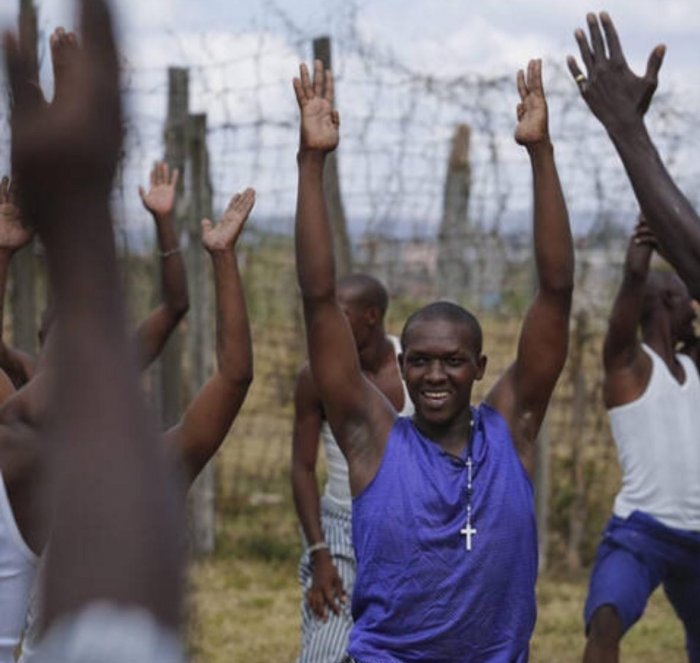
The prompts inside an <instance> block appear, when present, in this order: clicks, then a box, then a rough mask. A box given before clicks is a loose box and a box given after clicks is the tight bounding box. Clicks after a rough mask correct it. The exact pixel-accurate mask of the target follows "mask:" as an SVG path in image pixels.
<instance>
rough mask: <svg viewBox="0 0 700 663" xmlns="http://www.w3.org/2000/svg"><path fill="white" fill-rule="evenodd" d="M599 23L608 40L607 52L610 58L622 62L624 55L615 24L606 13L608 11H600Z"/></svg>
mask: <svg viewBox="0 0 700 663" xmlns="http://www.w3.org/2000/svg"><path fill="white" fill-rule="evenodd" d="M600 24H601V25H602V26H603V31H604V32H605V39H606V40H607V42H608V53H609V54H610V59H611V60H612V61H613V62H624V61H625V56H624V54H623V52H622V45H621V44H620V38H619V37H618V35H617V30H616V29H615V24H614V23H613V22H612V19H611V18H610V14H608V12H601V13H600Z"/></svg>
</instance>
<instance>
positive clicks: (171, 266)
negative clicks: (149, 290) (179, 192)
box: [154, 214, 189, 320]
mask: <svg viewBox="0 0 700 663" xmlns="http://www.w3.org/2000/svg"><path fill="white" fill-rule="evenodd" d="M154 220H155V223H156V232H157V235H158V249H159V251H160V278H161V292H162V296H163V302H164V304H165V305H166V306H167V307H168V309H169V310H170V311H172V314H173V317H174V318H175V319H176V320H179V319H180V318H181V317H182V316H183V315H184V314H185V313H186V312H187V310H188V308H189V298H188V294H187V278H186V275H185V262H184V260H183V259H182V253H181V251H180V244H179V241H178V237H177V233H176V231H175V220H174V219H173V217H172V214H169V215H168V216H166V217H162V218H161V217H157V216H154Z"/></svg>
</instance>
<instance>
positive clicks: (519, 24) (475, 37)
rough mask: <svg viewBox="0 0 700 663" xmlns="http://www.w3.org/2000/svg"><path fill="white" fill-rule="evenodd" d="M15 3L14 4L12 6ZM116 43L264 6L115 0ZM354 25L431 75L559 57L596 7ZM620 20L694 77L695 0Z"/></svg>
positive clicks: (521, 3) (531, 8)
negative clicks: (119, 34)
mask: <svg viewBox="0 0 700 663" xmlns="http://www.w3.org/2000/svg"><path fill="white" fill-rule="evenodd" d="M16 4H18V3H16V2H13V1H12V0H3V2H2V3H0V24H4V25H9V24H11V22H12V21H13V19H14V14H15V7H14V6H16ZM37 4H38V6H39V8H40V14H41V23H42V26H45V27H49V26H54V25H56V24H59V23H66V24H68V25H72V23H73V21H72V2H71V1H68V0H37ZM275 4H276V6H277V7H279V8H280V9H281V10H282V11H283V12H284V13H285V14H287V15H288V16H289V18H290V19H291V20H292V22H293V23H294V24H295V25H296V26H299V27H300V28H302V29H303V30H305V31H306V32H307V33H309V34H314V33H322V32H328V31H330V32H333V30H334V28H335V27H337V25H338V17H339V16H342V15H343V14H344V13H345V12H346V11H347V4H348V3H347V2H343V1H339V0H325V1H321V0H291V1H290V0H277V2H276V3H275ZM13 5H14V6H13ZM113 5H114V7H115V8H116V10H117V13H118V16H119V24H120V26H121V28H122V36H123V37H124V38H125V42H124V43H125V48H127V49H131V48H134V47H135V43H138V42H139V41H140V40H144V39H149V38H153V36H154V35H156V36H158V35H162V34H165V33H170V34H174V35H178V37H179V38H180V39H181V40H183V41H185V40H186V39H187V36H188V34H192V33H196V34H200V33H202V32H208V33H222V32H224V33H225V32H232V33H237V32H240V31H241V30H242V29H254V28H255V26H256V25H257V26H261V27H264V28H266V29H269V26H270V21H269V19H268V18H267V17H266V15H269V14H270V11H271V10H270V5H269V3H268V2H265V1H264V0H262V1H251V0H247V1H242V0H239V1H237V2H236V1H232V0H198V1H196V2H195V1H192V0H117V1H115V2H114V3H113ZM356 6H357V8H358V14H359V21H358V23H359V27H360V28H361V30H362V32H363V34H364V35H366V36H371V37H372V38H373V39H375V40H377V41H379V42H381V43H385V44H388V45H389V46H391V48H392V49H393V50H394V51H395V52H396V53H397V54H398V55H399V56H400V58H401V59H402V60H404V61H405V62H406V63H409V64H410V65H412V66H413V67H420V68H422V69H425V70H431V71H434V72H435V73H436V74H439V73H448V74H456V73H458V72H460V71H463V70H464V69H469V70H475V69H477V70H478V69H482V70H488V69H490V68H493V67H501V66H504V65H505V66H513V65H515V64H518V63H520V62H522V60H523V59H525V58H527V57H532V56H533V55H543V56H550V57H564V56H565V55H566V53H567V52H571V51H572V50H573V47H574V42H573V38H572V36H571V34H572V32H573V30H574V28H575V27H576V26H578V25H583V21H584V16H585V13H586V11H590V10H594V11H595V10H599V9H602V7H596V6H592V5H591V3H589V2H586V1H582V0H566V1H563V0H509V1H508V2H504V1H500V0H498V1H496V0H489V1H485V0H358V2H357V3H356ZM604 8H605V9H607V10H608V11H610V12H611V14H612V15H613V18H614V19H615V20H616V22H617V23H618V26H619V30H620V33H621V35H622V39H623V44H624V46H625V48H626V50H627V52H628V54H629V56H630V59H631V60H632V61H635V62H642V61H643V60H644V59H645V58H646V55H647V54H648V52H649V50H650V49H651V47H652V46H654V44H656V43H658V42H665V43H667V44H669V46H670V48H669V55H668V61H667V63H666V64H667V67H666V69H667V70H668V75H672V76H675V75H679V76H693V75H694V74H695V77H697V76H698V74H696V73H695V71H696V70H695V63H696V62H697V58H698V45H697V44H698V37H699V36H700V3H698V0H665V1H664V2H659V1H658V0H635V2H630V1H629V0H612V1H610V2H607V3H606V6H605V7H604Z"/></svg>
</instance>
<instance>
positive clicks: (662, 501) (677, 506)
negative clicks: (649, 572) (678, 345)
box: [608, 345, 700, 532]
mask: <svg viewBox="0 0 700 663" xmlns="http://www.w3.org/2000/svg"><path fill="white" fill-rule="evenodd" d="M642 348H643V349H644V351H645V352H646V353H647V354H648V355H649V357H650V358H651V361H652V369H651V376H650V377H649V384H648V385H647V388H646V390H645V391H644V393H643V394H642V395H641V396H640V397H639V398H638V399H637V400H635V401H632V402H631V403H626V404H625V405H620V406H618V407H614V408H612V409H610V410H609V411H608V413H609V416H610V426H611V428H612V434H613V438H614V439H615V444H616V445H617V452H618V456H619V458H620V465H621V466H622V489H621V490H620V492H619V494H618V495H617V498H616V499H615V506H614V509H613V511H614V513H615V515H616V516H619V517H621V518H626V517H627V516H629V515H630V514H631V513H632V512H633V511H643V512H644V513H646V514H648V515H650V516H652V517H653V518H656V519H657V520H659V521H660V522H662V523H663V524H664V525H666V526H667V527H677V528H680V529H684V530H690V531H698V532H700V378H699V377H698V371H697V368H696V366H695V364H694V362H693V361H692V359H690V357H687V356H685V355H680V354H679V355H676V358H677V359H678V361H679V362H680V363H681V365H682V366H683V371H684V373H685V381H684V382H683V384H679V383H678V381H677V380H676V379H675V378H674V376H673V374H672V373H671V371H669V370H668V367H667V366H666V363H665V362H664V360H663V359H661V357H659V355H657V354H656V353H655V352H654V351H653V350H652V349H651V348H650V347H649V346H647V345H642Z"/></svg>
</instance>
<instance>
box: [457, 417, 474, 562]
mask: <svg viewBox="0 0 700 663" xmlns="http://www.w3.org/2000/svg"><path fill="white" fill-rule="evenodd" d="M473 438H474V419H473V418H472V419H470V421H469V439H468V440H467V459H466V461H465V463H464V464H465V466H466V468H467V490H466V493H467V524H466V525H465V526H464V529H462V530H460V532H459V533H460V534H462V535H464V537H465V540H464V544H465V546H466V549H467V551H469V552H471V549H472V537H473V536H474V535H475V534H476V528H473V527H472V493H473V474H472V473H473V470H474V462H473V461H472V440H473Z"/></svg>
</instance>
